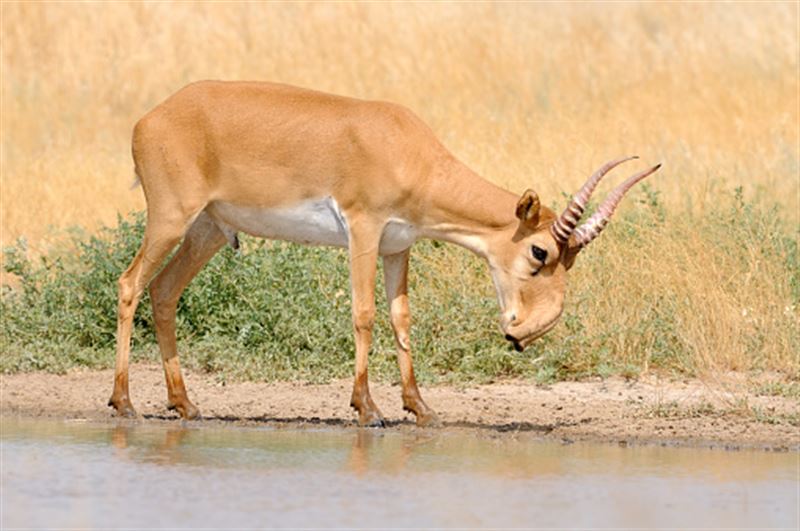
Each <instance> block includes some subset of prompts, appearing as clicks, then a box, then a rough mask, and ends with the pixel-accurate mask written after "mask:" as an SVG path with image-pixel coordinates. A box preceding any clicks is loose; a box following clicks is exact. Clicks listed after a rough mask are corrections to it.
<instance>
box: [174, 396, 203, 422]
mask: <svg viewBox="0 0 800 531" xmlns="http://www.w3.org/2000/svg"><path fill="white" fill-rule="evenodd" d="M167 410H168V411H177V412H178V414H179V415H180V416H181V418H182V419H184V420H200V419H201V418H202V416H201V415H200V410H199V409H197V407H195V405H194V404H192V403H191V402H189V401H188V400H184V401H182V402H168V403H167Z"/></svg>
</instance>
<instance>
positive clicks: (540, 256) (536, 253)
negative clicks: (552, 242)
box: [531, 245, 547, 263]
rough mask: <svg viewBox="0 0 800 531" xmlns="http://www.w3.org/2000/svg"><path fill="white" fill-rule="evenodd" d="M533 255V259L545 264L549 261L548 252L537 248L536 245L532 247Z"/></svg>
mask: <svg viewBox="0 0 800 531" xmlns="http://www.w3.org/2000/svg"><path fill="white" fill-rule="evenodd" d="M531 253H533V257H534V258H536V259H537V260H539V261H540V262H541V263H544V261H545V260H547V251H546V250H544V249H542V248H541V247H537V246H536V245H534V246H532V247H531Z"/></svg>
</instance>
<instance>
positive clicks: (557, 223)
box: [489, 157, 661, 352]
mask: <svg viewBox="0 0 800 531" xmlns="http://www.w3.org/2000/svg"><path fill="white" fill-rule="evenodd" d="M635 158H638V157H627V158H623V159H618V160H613V161H611V162H609V163H607V164H605V165H603V166H602V167H601V168H600V169H598V170H597V171H596V172H595V173H594V174H593V175H592V176H591V177H589V179H588V180H587V181H586V183H584V185H583V186H582V187H581V189H580V190H579V191H578V193H577V194H575V196H574V197H573V198H572V200H571V201H570V203H569V205H567V208H566V209H565V210H564V212H562V213H561V215H560V216H558V217H556V215H555V213H553V211H551V210H550V209H548V208H546V207H542V206H541V203H540V201H539V197H538V196H537V195H536V192H534V191H533V190H527V191H525V193H524V194H522V197H520V199H519V201H518V203H517V208H516V216H517V219H518V223H516V226H515V227H513V229H512V230H511V231H510V232H511V234H510V238H509V231H505V232H503V233H502V234H498V236H497V238H498V239H497V240H496V241H495V242H494V245H493V247H494V249H493V250H492V252H490V256H491V258H490V260H489V266H490V269H491V272H492V279H493V281H494V284H495V288H496V289H497V296H498V300H499V303H500V311H501V314H502V315H501V320H500V325H501V327H502V329H503V332H504V333H505V335H506V339H507V340H509V341H510V342H511V343H512V344H513V345H514V348H516V349H517V350H518V351H520V352H521V351H522V350H524V349H525V348H526V347H527V346H528V345H530V344H531V342H533V341H534V340H535V339H537V338H539V337H541V336H542V335H544V334H545V333H546V332H548V331H549V330H550V329H551V328H553V327H554V326H555V325H556V323H557V322H558V318H559V317H560V316H561V312H562V310H563V308H564V293H565V290H566V272H567V270H569V269H570V268H571V267H572V265H573V264H574V263H575V258H576V257H577V255H578V253H579V252H580V251H581V250H582V249H583V248H584V247H586V246H587V245H589V243H591V242H592V240H594V239H595V238H596V237H597V236H598V235H599V234H600V232H601V231H602V230H603V229H604V228H605V226H606V225H607V224H608V222H609V220H610V219H611V216H612V215H613V214H614V211H615V210H616V208H617V206H618V205H619V203H620V201H621V200H622V197H623V196H624V195H625V193H626V192H627V191H628V190H630V189H631V187H633V186H634V185H635V184H636V183H638V182H639V181H641V180H642V179H644V178H645V177H647V176H648V175H650V174H652V173H654V172H655V171H656V170H658V169H659V168H660V167H661V165H660V164H659V165H657V166H653V167H652V168H650V169H648V170H645V171H642V172H639V173H637V174H635V175H633V176H631V177H629V178H628V179H627V180H625V181H624V182H623V183H622V184H620V185H619V186H617V187H616V188H615V189H614V190H613V191H612V192H611V193H610V194H609V195H608V197H607V198H606V200H605V201H604V202H603V203H602V204H601V205H600V206H599V208H598V209H597V211H596V212H595V213H594V214H593V215H592V216H591V217H590V218H589V219H588V220H586V221H585V222H584V223H583V224H581V225H580V226H578V222H579V221H580V219H581V216H582V215H583V212H584V210H585V209H586V205H587V204H588V202H589V198H590V197H591V195H592V192H593V191H594V189H595V187H596V186H597V184H598V183H599V182H600V180H601V179H602V178H603V176H605V175H606V173H608V172H609V171H611V170H612V169H613V168H615V167H616V166H618V165H619V164H622V163H623V162H626V161H628V160H631V159H635Z"/></svg>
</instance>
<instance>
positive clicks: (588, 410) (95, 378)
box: [0, 364, 800, 450]
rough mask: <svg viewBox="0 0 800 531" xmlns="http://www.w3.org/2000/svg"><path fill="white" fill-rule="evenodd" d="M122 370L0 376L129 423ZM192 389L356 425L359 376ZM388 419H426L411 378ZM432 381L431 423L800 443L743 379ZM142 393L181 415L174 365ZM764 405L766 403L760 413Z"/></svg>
mask: <svg viewBox="0 0 800 531" xmlns="http://www.w3.org/2000/svg"><path fill="white" fill-rule="evenodd" d="M112 372H113V371H111V370H100V371H97V370H76V371H71V372H69V373H67V374H65V375H54V374H46V373H29V374H13V375H3V376H2V377H0V414H2V415H4V416H22V417H42V418H60V419H86V420H90V421H95V422H97V421H101V422H102V421H106V422H118V419H117V417H115V416H114V414H113V412H112V410H111V409H110V408H108V407H107V406H106V403H107V400H108V397H109V395H110V394H111V386H112V381H113V374H112ZM185 376H186V383H187V389H188V392H189V397H190V399H192V400H193V401H194V403H195V404H196V405H197V406H198V407H199V408H200V411H201V413H202V415H203V420H201V421H192V422H191V424H204V425H209V426H224V425H238V426H251V425H255V426H259V425H260V426H266V425H272V426H276V427H283V426H285V427H290V428H302V427H303V426H318V425H320V424H323V425H330V426H341V427H343V428H345V427H347V428H349V427H355V414H354V412H353V411H352V410H351V409H350V407H349V399H350V390H351V385H352V383H351V381H350V380H336V381H333V382H330V383H326V384H308V383H303V382H275V383H253V382H240V383H227V384H221V383H218V382H217V381H215V379H214V377H213V375H207V374H201V373H196V372H191V371H185ZM371 390H372V395H373V398H374V399H375V401H376V403H377V404H378V407H380V408H381V410H382V412H383V414H384V416H385V418H386V420H387V425H388V426H387V428H385V429H387V430H392V431H408V430H418V429H419V428H416V427H415V426H414V419H413V416H411V415H410V414H408V413H405V412H403V411H402V408H401V401H400V387H399V386H398V385H392V384H389V383H380V382H378V383H372V384H371ZM421 392H422V395H423V397H424V398H425V400H426V401H427V402H428V404H429V405H430V406H431V407H432V408H434V409H435V410H436V411H437V413H438V414H439V417H440V419H441V420H442V424H443V425H442V426H441V427H438V428H427V429H431V430H462V431H463V430H469V431H475V432H476V433H479V434H483V435H490V436H493V437H494V436H522V435H525V436H533V437H537V438H542V439H551V440H559V441H563V442H570V441H598V442H614V443H618V444H624V445H627V444H662V445H679V446H694V447H712V448H727V449H737V448H762V449H767V450H797V449H800V428H798V426H797V425H796V423H797V421H796V419H797V412H798V404H797V400H796V399H793V398H790V397H782V396H757V395H755V394H753V393H751V392H748V391H746V390H745V386H743V385H735V384H734V383H730V382H728V384H727V385H721V384H718V383H712V382H703V381H699V380H667V379H663V378H657V377H655V376H649V377H645V378H642V379H639V380H636V381H627V380H624V379H622V378H610V379H605V380H601V379H594V380H589V381H583V382H561V383H556V384H553V385H550V386H537V385H536V384H534V383H531V382H523V381H507V382H499V383H492V384H487V385H463V386H429V387H424V386H423V387H422V388H421ZM131 395H132V397H131V398H132V400H133V404H134V407H136V409H137V412H138V413H139V417H138V418H139V422H145V423H181V422H183V421H181V420H179V419H178V417H177V415H176V414H174V413H172V412H169V411H167V410H166V390H165V384H164V377H163V372H162V370H161V368H160V366H157V365H154V364H137V365H133V366H132V367H131ZM754 411H758V412H760V413H759V414H758V415H757V414H754V413H753V412H754Z"/></svg>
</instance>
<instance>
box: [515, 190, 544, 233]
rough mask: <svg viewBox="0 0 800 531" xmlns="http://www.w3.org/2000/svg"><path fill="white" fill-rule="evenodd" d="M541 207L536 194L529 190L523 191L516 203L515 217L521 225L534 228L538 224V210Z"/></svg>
mask: <svg viewBox="0 0 800 531" xmlns="http://www.w3.org/2000/svg"><path fill="white" fill-rule="evenodd" d="M541 206H542V204H541V202H540V201H539V196H538V195H536V192H534V191H533V190H531V189H528V190H525V192H524V193H523V194H522V197H520V198H519V201H518V202H517V217H518V218H519V220H520V221H521V222H522V223H524V224H526V225H528V226H530V227H535V226H536V225H537V224H538V223H539V209H540V208H541Z"/></svg>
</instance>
